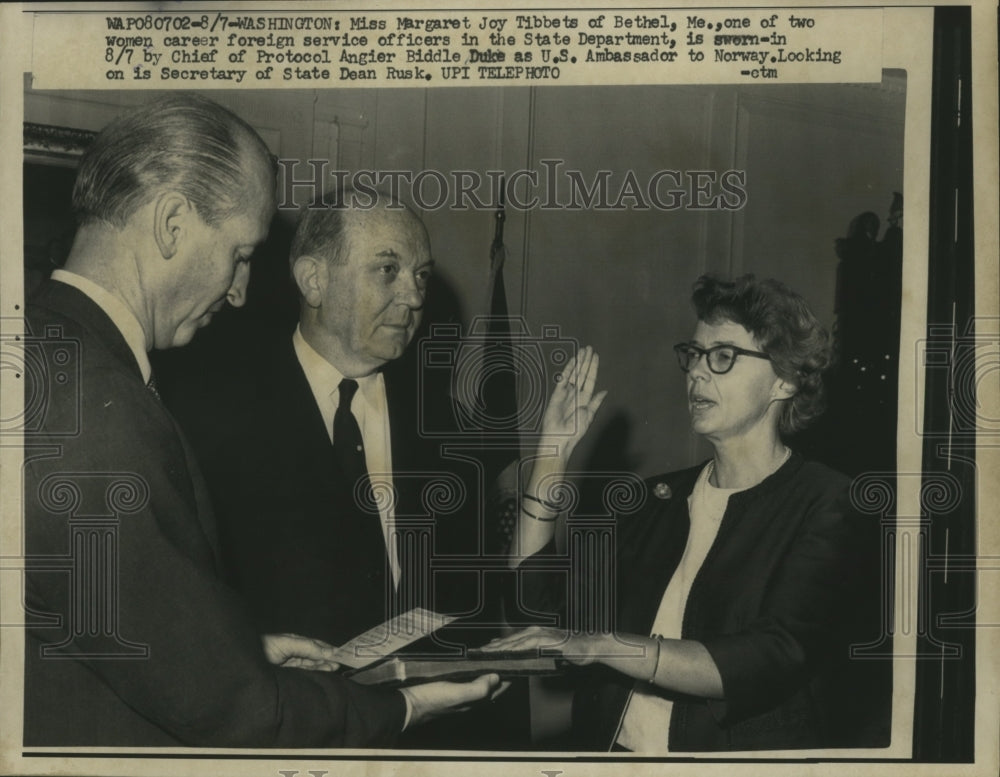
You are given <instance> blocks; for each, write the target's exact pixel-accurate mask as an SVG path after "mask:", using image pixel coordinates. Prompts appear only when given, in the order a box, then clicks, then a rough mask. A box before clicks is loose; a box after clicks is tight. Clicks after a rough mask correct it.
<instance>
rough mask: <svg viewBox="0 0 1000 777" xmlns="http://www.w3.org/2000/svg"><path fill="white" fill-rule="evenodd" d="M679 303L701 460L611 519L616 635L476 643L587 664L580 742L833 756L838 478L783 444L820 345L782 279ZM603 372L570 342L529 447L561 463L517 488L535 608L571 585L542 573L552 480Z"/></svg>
mask: <svg viewBox="0 0 1000 777" xmlns="http://www.w3.org/2000/svg"><path fill="white" fill-rule="evenodd" d="M693 302H694V307H695V311H696V314H697V323H696V324H695V327H694V332H693V334H692V336H691V339H690V340H688V341H686V342H683V343H679V344H678V345H676V346H675V348H674V350H675V352H676V354H677V359H678V363H679V365H680V368H681V370H682V371H683V373H684V375H685V380H686V385H687V404H688V411H689V413H690V417H691V425H692V428H693V429H694V431H695V432H696V433H698V434H700V435H702V436H703V437H704V438H705V439H706V440H708V441H709V442H710V443H711V445H712V448H713V456H712V458H711V459H709V460H708V461H707V462H706V463H704V464H701V465H698V466H696V467H693V468H691V469H688V470H684V471H682V472H675V473H673V474H669V475H664V476H662V477H656V478H652V479H650V480H649V481H647V489H646V494H645V496H644V503H643V506H642V508H641V509H639V510H638V511H637V512H634V513H632V514H629V515H622V516H619V517H618V519H617V522H616V527H615V531H616V534H615V545H614V548H615V564H614V573H613V574H614V577H615V581H614V586H613V605H612V606H613V608H614V609H613V612H612V614H611V619H610V620H611V622H612V623H613V624H614V626H613V630H612V631H611V632H604V633H596V634H595V633H572V634H571V633H569V632H566V631H560V630H556V629H550V628H539V627H533V628H530V629H528V630H526V631H522V632H519V633H517V634H514V635H511V636H509V637H505V638H502V639H500V640H497V641H495V642H494V643H492V644H491V645H489V646H488V648H489V649H495V650H502V651H520V650H534V649H538V648H546V649H555V650H557V651H558V652H560V653H561V654H562V656H563V657H564V658H565V659H566V660H568V661H569V662H571V663H573V664H578V665H589V666H588V668H587V670H585V671H583V672H581V673H579V676H578V679H579V683H580V684H579V686H578V688H577V691H576V694H575V697H574V729H575V733H576V734H577V736H578V738H579V740H580V742H581V745H582V747H583V748H585V749H591V750H593V749H615V750H631V751H636V752H642V753H664V752H670V751H673V752H677V751H705V750H752V749H772V750H773V749H785V748H804V747H828V746H833V745H835V744H837V742H836V734H835V731H834V729H835V726H832V725H831V724H832V723H834V721H831V720H829V719H828V718H829V717H830V716H831V715H834V714H835V710H833V709H832V708H831V707H829V706H827V705H825V703H824V691H825V689H824V682H829V680H830V671H828V670H831V669H832V668H833V667H834V665H835V664H836V663H837V660H838V659H839V658H840V657H841V656H843V655H844V654H845V652H846V650H847V647H846V645H844V644H843V642H844V639H845V638H844V636H843V629H842V627H843V616H844V615H845V614H846V613H845V610H849V609H850V602H851V599H852V596H853V592H852V590H851V587H852V574H851V572H852V570H851V565H852V556H853V555H854V553H855V550H854V549H853V548H852V543H853V542H854V539H853V538H854V529H853V528H852V527H851V525H850V521H849V518H848V516H849V515H850V510H849V505H848V481H847V479H846V478H845V477H844V476H842V475H840V474H838V473H836V472H834V471H833V470H831V469H829V468H827V467H825V466H823V465H821V464H817V463H812V462H807V461H805V460H804V459H803V458H802V457H801V456H799V455H798V454H796V453H794V452H793V451H792V450H791V449H790V448H789V447H788V446H787V445H786V443H785V439H786V438H787V437H788V436H789V435H791V434H792V433H793V432H796V431H798V430H799V429H801V428H803V427H804V426H805V425H806V424H807V423H808V422H809V421H810V420H812V419H813V418H815V417H816V416H817V415H819V413H820V412H821V409H822V378H821V375H822V372H823V370H824V369H825V368H826V366H827V364H828V359H829V346H828V338H827V334H826V332H825V331H824V330H823V328H822V327H821V326H820V324H819V322H818V321H817V320H816V317H815V316H814V315H813V314H812V313H811V312H810V310H809V309H808V307H807V306H806V304H805V303H804V301H803V300H802V298H801V297H799V296H798V295H796V294H794V293H793V292H791V291H790V290H788V289H787V288H786V287H785V286H783V285H782V284H780V283H778V282H776V281H770V280H756V279H754V278H753V276H745V277H743V278H739V279H738V280H736V281H733V282H728V281H723V280H719V279H716V278H713V277H709V276H705V277H702V278H700V279H699V280H698V282H697V283H696V284H695V287H694V294H693ZM597 366H598V360H597V356H596V354H594V353H593V352H592V351H591V350H590V349H589V348H587V349H583V350H582V351H581V352H580V354H579V357H578V358H577V359H576V360H575V361H574V362H573V363H572V364H570V365H569V366H568V368H567V370H566V371H565V372H564V375H565V376H566V379H565V380H563V381H561V382H560V383H558V384H557V386H556V388H555V390H554V392H553V395H552V398H551V400H550V404H549V407H548V409H547V410H546V415H545V420H544V427H543V435H544V437H545V439H544V440H543V442H542V445H543V446H546V445H547V446H551V449H553V450H557V451H558V454H557V455H556V456H552V457H547V458H541V459H538V460H537V461H536V464H535V467H534V471H533V473H532V475H531V477H530V478H529V482H528V484H527V486H526V489H525V492H524V494H523V495H522V503H521V514H520V517H519V521H518V534H517V536H518V542H519V545H518V546H517V547H516V548H515V553H516V556H512V560H511V564H512V566H515V567H516V566H520V567H521V572H520V573H519V577H520V579H521V581H522V583H523V586H524V595H525V597H526V599H527V600H528V601H527V602H526V603H527V604H528V606H529V607H535V608H537V609H539V610H543V611H546V610H547V611H550V612H551V611H553V610H554V609H556V607H557V606H558V603H556V602H555V601H554V600H556V599H558V598H559V597H560V596H561V597H562V598H563V599H565V597H566V584H565V578H564V577H563V578H558V577H556V578H555V579H554V580H553V578H552V573H551V572H546V571H545V566H546V559H547V557H549V562H550V563H549V564H548V566H549V569H551V567H552V564H551V556H552V554H554V553H555V549H554V542H553V535H554V532H555V525H556V524H555V518H556V517H557V514H558V512H559V507H560V506H559V504H558V500H556V499H554V498H552V497H551V495H552V494H554V493H557V491H558V489H555V490H554V489H553V488H552V487H551V484H553V483H559V482H561V479H562V473H563V472H565V468H566V464H567V463H568V460H569V456H570V454H571V453H572V450H573V448H574V447H575V445H576V443H577V442H578V440H579V439H580V437H581V436H582V434H583V433H584V431H585V430H586V428H587V427H588V426H589V424H590V421H591V420H592V418H593V415H594V413H595V412H596V411H597V408H598V407H599V406H600V403H601V401H602V400H603V398H604V395H603V393H599V394H595V393H594V385H595V381H596V375H597ZM533 570H537V571H533ZM546 583H547V584H546ZM539 591H541V593H539ZM554 592H555V593H554ZM561 606H562V609H563V612H565V609H566V607H567V606H568V607H573V594H572V593H571V594H570V602H569V604H568V605H567V603H566V602H565V601H563V602H561Z"/></svg>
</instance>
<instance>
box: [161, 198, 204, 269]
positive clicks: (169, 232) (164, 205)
mask: <svg viewBox="0 0 1000 777" xmlns="http://www.w3.org/2000/svg"><path fill="white" fill-rule="evenodd" d="M193 212H194V209H193V208H192V207H191V203H190V202H189V201H188V199H187V197H185V196H184V195H182V194H178V193H177V192H164V193H163V194H161V195H159V196H158V197H157V198H156V200H155V203H154V207H153V239H154V240H155V241H156V247H157V248H158V249H159V251H160V255H161V256H162V257H163V258H164V259H171V258H172V257H173V256H174V255H175V254H176V253H177V250H178V247H179V245H180V242H181V240H182V239H183V237H184V235H185V234H186V227H187V223H186V222H187V220H188V219H189V218H190V216H191V215H193Z"/></svg>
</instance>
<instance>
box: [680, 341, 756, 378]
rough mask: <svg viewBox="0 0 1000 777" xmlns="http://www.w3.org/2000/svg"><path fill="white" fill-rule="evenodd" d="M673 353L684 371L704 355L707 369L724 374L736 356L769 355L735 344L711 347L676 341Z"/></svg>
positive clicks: (689, 368) (730, 367)
mask: <svg viewBox="0 0 1000 777" xmlns="http://www.w3.org/2000/svg"><path fill="white" fill-rule="evenodd" d="M674 353H676V354H677V363H678V364H679V365H680V366H681V369H682V370H684V372H689V371H690V370H691V368H692V367H694V365H695V364H696V363H697V361H698V359H699V358H701V357H702V356H705V357H706V361H707V362H708V369H710V370H711V371H712V372H714V373H715V374H716V375H725V374H726V373H727V372H729V371H730V370H731V369H732V368H733V365H734V364H736V357H737V356H753V357H755V358H757V359H767V360H768V361H771V357H770V356H768V355H767V354H766V353H761V352H760V351H748V350H747V349H746V348H740V347H738V346H735V345H713V346H712V347H711V348H701V347H699V346H697V345H695V344H694V343H677V345H675V346H674Z"/></svg>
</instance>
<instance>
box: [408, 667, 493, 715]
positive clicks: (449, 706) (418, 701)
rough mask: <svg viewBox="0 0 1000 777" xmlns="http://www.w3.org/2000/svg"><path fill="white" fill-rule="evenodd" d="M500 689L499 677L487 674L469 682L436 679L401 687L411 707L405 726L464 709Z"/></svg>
mask: <svg viewBox="0 0 1000 777" xmlns="http://www.w3.org/2000/svg"><path fill="white" fill-rule="evenodd" d="M499 688H500V676H499V675H495V674H486V675H483V676H482V677H478V678H476V679H475V680H472V681H471V682H468V683H449V682H435V683H424V684H423V685H412V686H409V687H407V688H400V689H399V690H400V692H401V693H402V694H403V695H404V696H405V697H406V700H407V703H408V704H409V708H410V716H409V719H408V721H407V724H406V727H407V728H410V727H411V726H416V725H419V724H420V723H426V722H427V721H428V720H433V719H434V718H438V717H441V716H442V715H449V714H451V713H453V712H464V711H465V710H467V709H469V707H470V706H471V705H472V704H473V702H477V701H479V700H480V699H485V698H486V697H487V696H492V695H493V694H494V693H495V692H496V691H498V690H499Z"/></svg>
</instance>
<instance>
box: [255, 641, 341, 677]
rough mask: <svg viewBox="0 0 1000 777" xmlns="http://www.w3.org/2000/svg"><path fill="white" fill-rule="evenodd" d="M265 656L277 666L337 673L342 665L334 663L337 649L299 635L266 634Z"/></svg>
mask: <svg viewBox="0 0 1000 777" xmlns="http://www.w3.org/2000/svg"><path fill="white" fill-rule="evenodd" d="M261 641H262V642H263V643H264V655H266V656H267V660H268V661H270V662H271V663H272V664H275V665H277V666H286V667H294V668H297V669H313V670H316V671H320V672H336V671H337V670H338V669H340V664H338V663H337V662H336V661H334V660H333V659H334V657H336V655H337V649H336V648H335V647H334V646H333V645H328V644H327V643H326V642H323V641H322V640H318V639H310V638H309V637H300V636H299V635H298V634H264V635H263V636H262V637H261Z"/></svg>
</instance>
